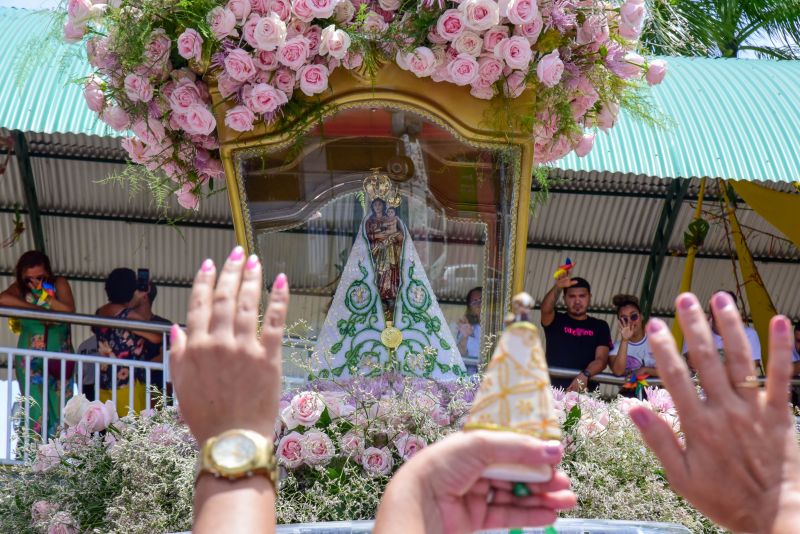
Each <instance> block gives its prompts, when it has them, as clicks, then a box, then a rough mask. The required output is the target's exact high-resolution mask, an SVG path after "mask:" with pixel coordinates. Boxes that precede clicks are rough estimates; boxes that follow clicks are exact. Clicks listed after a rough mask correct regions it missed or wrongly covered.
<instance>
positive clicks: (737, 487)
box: [630, 293, 800, 534]
mask: <svg viewBox="0 0 800 534" xmlns="http://www.w3.org/2000/svg"><path fill="white" fill-rule="evenodd" d="M711 305H712V308H713V311H714V317H715V320H716V325H717V328H718V330H719V333H720V335H721V336H722V339H723V344H724V348H725V356H726V361H725V363H723V362H722V361H721V359H720V357H719V353H718V351H717V349H715V347H714V343H713V340H712V337H711V329H710V327H709V324H708V322H707V321H706V318H705V315H704V314H703V309H702V307H701V305H700V303H699V302H698V301H697V298H695V296H694V295H692V294H689V293H684V294H682V295H680V296H679V297H678V299H677V300H676V309H677V316H678V320H679V321H680V325H681V328H682V329H683V332H684V335H685V337H686V343H687V346H688V348H689V352H690V354H691V357H692V362H693V363H694V364H695V365H696V366H697V370H698V372H699V375H700V384H701V386H702V387H703V390H704V391H705V399H702V398H700V397H699V396H698V394H697V392H696V390H695V386H694V384H693V383H692V381H691V380H690V379H689V370H688V369H687V367H686V364H685V363H684V361H683V359H682V358H681V357H680V355H679V354H678V350H677V348H676V346H675V341H674V339H673V338H672V335H671V334H670V332H669V329H668V328H667V327H666V325H665V324H664V323H663V321H660V320H658V319H652V320H651V321H650V322H649V323H648V325H647V332H648V339H649V343H650V346H651V347H652V349H653V353H654V356H655V359H656V362H657V363H658V370H659V373H660V376H661V377H662V379H663V380H664V384H665V385H666V387H667V389H668V390H669V392H670V393H671V394H672V398H673V400H674V402H675V407H676V408H677V409H678V412H679V415H680V421H681V430H682V432H683V438H684V444H683V445H681V443H680V442H679V441H678V439H677V437H676V436H675V434H674V433H673V430H672V427H671V426H670V425H668V424H667V423H666V422H664V421H663V420H661V419H660V418H659V417H657V416H656V415H655V414H654V413H652V412H651V411H650V410H648V409H645V408H642V407H638V408H635V409H632V410H631V412H630V414H631V418H632V419H633V421H634V423H635V424H636V425H637V426H638V427H639V429H640V430H641V432H642V436H643V437H644V439H645V441H646V442H647V445H648V446H649V447H650V448H651V449H653V452H655V454H656V455H657V456H658V458H659V459H660V460H661V463H662V464H663V466H664V471H665V472H666V474H667V479H668V480H669V482H670V484H671V485H672V487H673V488H674V489H675V491H677V492H678V493H680V494H681V495H683V496H684V497H685V498H686V499H687V500H688V501H689V502H691V503H692V504H693V505H694V506H695V507H696V508H697V509H698V510H700V511H701V512H702V513H704V514H705V515H707V516H708V517H709V518H711V519H712V520H714V521H715V522H716V523H718V524H719V525H721V526H723V527H725V528H727V529H730V530H733V531H737V532H753V533H770V534H779V533H780V534H789V533H795V532H797V528H798V525H800V448H798V444H797V436H796V433H795V428H794V418H793V417H792V415H791V412H790V410H789V406H788V402H789V393H788V385H789V378H790V375H791V351H792V341H793V339H792V329H791V324H790V323H789V321H788V319H786V317H783V316H777V317H774V318H773V319H772V322H771V323H770V337H769V369H768V372H767V377H768V378H767V386H766V390H761V389H760V388H759V386H758V382H757V379H756V372H755V368H754V366H753V360H752V358H751V348H750V344H749V343H748V341H747V337H746V335H745V332H744V328H743V327H742V320H741V316H740V314H739V311H738V309H737V308H736V304H735V303H734V302H733V299H731V297H730V295H728V294H726V293H717V294H716V295H714V297H713V298H712V300H711Z"/></svg>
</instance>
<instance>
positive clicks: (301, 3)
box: [292, 0, 314, 22]
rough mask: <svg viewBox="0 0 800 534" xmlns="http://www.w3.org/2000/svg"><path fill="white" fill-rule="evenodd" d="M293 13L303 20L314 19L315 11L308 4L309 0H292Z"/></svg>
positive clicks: (309, 20)
mask: <svg viewBox="0 0 800 534" xmlns="http://www.w3.org/2000/svg"><path fill="white" fill-rule="evenodd" d="M292 13H294V15H295V17H297V18H298V19H300V20H301V21H303V22H311V21H312V20H314V12H313V11H311V6H309V5H308V0H292Z"/></svg>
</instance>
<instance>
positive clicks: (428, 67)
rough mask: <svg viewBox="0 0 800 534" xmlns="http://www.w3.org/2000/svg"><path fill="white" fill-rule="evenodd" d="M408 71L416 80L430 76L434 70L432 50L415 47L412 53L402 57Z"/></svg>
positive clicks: (434, 61) (434, 59) (434, 62)
mask: <svg viewBox="0 0 800 534" xmlns="http://www.w3.org/2000/svg"><path fill="white" fill-rule="evenodd" d="M404 60H405V63H406V64H407V65H408V70H410V71H411V72H413V73H414V74H415V75H416V76H417V78H424V77H426V76H430V75H431V74H432V73H433V71H434V70H435V69H436V56H435V55H434V53H433V50H431V49H430V48H428V47H426V46H420V47H417V48H416V49H415V50H414V51H413V52H410V53H408V54H406V55H405V56H404Z"/></svg>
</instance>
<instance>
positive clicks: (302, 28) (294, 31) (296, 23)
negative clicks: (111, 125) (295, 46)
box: [286, 18, 309, 38]
mask: <svg viewBox="0 0 800 534" xmlns="http://www.w3.org/2000/svg"><path fill="white" fill-rule="evenodd" d="M308 27H309V23H308V22H303V21H302V20H300V19H298V18H293V19H291V20H290V21H288V22H287V23H286V37H287V38H289V37H295V36H297V35H303V36H305V34H306V30H307V29H308Z"/></svg>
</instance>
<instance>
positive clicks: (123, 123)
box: [100, 106, 131, 132]
mask: <svg viewBox="0 0 800 534" xmlns="http://www.w3.org/2000/svg"><path fill="white" fill-rule="evenodd" d="M100 120H102V121H103V122H105V123H106V124H108V125H109V126H110V127H111V128H112V129H114V130H116V131H118V132H124V131H125V130H127V129H128V127H129V126H130V124H131V118H130V116H129V115H128V114H127V113H126V112H125V110H124V109H122V108H121V107H119V106H107V107H106V108H105V109H104V110H103V112H102V113H101V114H100Z"/></svg>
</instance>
